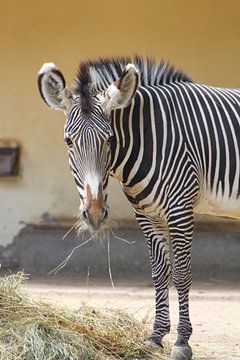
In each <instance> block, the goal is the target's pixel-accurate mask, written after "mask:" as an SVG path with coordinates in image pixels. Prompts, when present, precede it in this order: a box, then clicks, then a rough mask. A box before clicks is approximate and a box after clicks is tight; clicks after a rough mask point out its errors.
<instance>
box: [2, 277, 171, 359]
mask: <svg viewBox="0 0 240 360" xmlns="http://www.w3.org/2000/svg"><path fill="white" fill-rule="evenodd" d="M24 279H26V277H25V276H24V275H23V274H22V273H19V274H17V275H11V276H8V277H4V278H2V279H1V280H0V359H1V360H16V359H22V360H23V359H24V360H113V359H153V358H154V354H153V352H152V349H149V348H148V347H147V345H146V344H145V339H146V333H145V330H144V328H145V326H144V325H145V324H144V323H139V322H137V321H136V320H134V319H133V318H132V317H130V316H129V315H128V314H126V313H124V312H122V311H119V310H110V309H103V310H96V309H94V308H91V307H86V306H81V307H80V308H79V309H77V310H71V309H68V308H66V307H62V306H56V305H55V304H51V303H47V302H44V301H40V300H30V299H29V297H28V296H27V295H26V294H24V292H22V291H21V284H22V282H23V280H24ZM164 358H165V357H164ZM158 359H159V354H158Z"/></svg>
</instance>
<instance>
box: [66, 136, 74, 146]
mask: <svg viewBox="0 0 240 360" xmlns="http://www.w3.org/2000/svg"><path fill="white" fill-rule="evenodd" d="M65 141H66V143H67V145H68V146H69V147H72V146H73V142H72V140H71V139H70V137H67V138H65Z"/></svg>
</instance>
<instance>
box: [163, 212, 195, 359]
mask: <svg viewBox="0 0 240 360" xmlns="http://www.w3.org/2000/svg"><path fill="white" fill-rule="evenodd" d="M168 227H169V233H170V237H171V241H172V248H173V269H172V277H173V282H174V285H175V287H176V289H177V292H178V302H179V323H178V328H177V331H178V339H177V341H176V343H175V344H174V346H173V349H172V354H171V360H190V359H191V358H192V350H191V347H190V346H189V344H188V340H189V338H190V336H191V334H192V325H191V322H190V317H189V290H190V286H191V283H192V274H191V245H192V236H193V211H192V209H191V208H190V209H188V208H182V209H180V208H178V209H177V211H175V212H171V214H170V216H169V218H168Z"/></svg>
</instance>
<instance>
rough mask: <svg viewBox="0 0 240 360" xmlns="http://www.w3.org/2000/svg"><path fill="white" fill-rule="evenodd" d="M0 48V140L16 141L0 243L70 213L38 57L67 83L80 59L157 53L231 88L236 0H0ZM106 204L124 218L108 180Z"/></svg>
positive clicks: (73, 196)
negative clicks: (47, 217)
mask: <svg viewBox="0 0 240 360" xmlns="http://www.w3.org/2000/svg"><path fill="white" fill-rule="evenodd" d="M0 49H1V56H0V66H1V87H0V95H1V97H0V98H1V108H0V138H10V139H12V138H13V139H16V140H18V141H19V142H20V143H21V144H22V156H21V177H20V178H18V179H0V199H1V207H0V244H7V243H9V242H10V241H12V238H13V237H14V235H16V234H17V233H18V231H19V230H20V228H21V227H22V226H24V223H31V222H39V221H41V217H42V214H43V213H45V212H48V213H49V214H51V215H53V216H55V217H63V216H64V217H70V218H71V217H72V216H73V215H74V214H75V213H76V211H77V207H78V197H77V193H76V190H75V187H74V185H73V181H72V178H71V175H70V173H69V171H68V163H67V157H66V150H65V145H64V143H63V140H62V137H63V124H64V117H63V115H62V114H61V113H58V112H50V110H48V109H47V107H45V106H44V105H43V104H42V102H41V100H40V97H39V95H38V91H37V87H36V74H37V72H38V70H39V68H40V66H41V65H42V63H43V62H46V61H53V62H55V63H56V64H57V65H58V67H59V68H60V69H62V71H63V72H64V74H65V77H66V79H67V81H68V82H71V81H72V79H73V78H74V74H75V71H76V68H77V66H78V63H79V61H80V60H81V59H86V58H91V57H98V56H105V55H110V56H112V55H127V54H135V53H139V54H142V55H151V56H154V57H155V58H162V57H164V58H165V59H168V60H170V62H172V63H174V64H175V65H177V66H178V67H181V68H183V69H184V70H185V71H186V72H188V73H189V74H190V75H191V76H192V78H193V79H196V80H197V81H199V82H204V83H208V84H212V85H217V86H230V87H239V86H240V75H239V62H240V61H239V60H240V2H239V1H238V0H236V1H231V0H229V1H219V0H218V1H217V0H206V1H205V0H202V1H197V0H195V1H194V0H182V1H161V0H155V1H154V0H146V1H140V0H138V1H136V0H134V1H125V0H123V1H109V0H107V1H82V0H69V1H44V0H12V1H9V2H7V1H4V2H3V1H1V11H0ZM113 194H114V195H113ZM111 195H112V196H111ZM110 204H111V205H112V209H113V212H114V213H115V214H116V215H117V216H118V217H119V218H130V217H131V216H132V215H131V210H130V207H129V205H128V204H127V201H126V200H125V199H124V198H123V196H122V195H121V194H120V191H119V189H118V185H117V184H116V183H114V184H111V192H110Z"/></svg>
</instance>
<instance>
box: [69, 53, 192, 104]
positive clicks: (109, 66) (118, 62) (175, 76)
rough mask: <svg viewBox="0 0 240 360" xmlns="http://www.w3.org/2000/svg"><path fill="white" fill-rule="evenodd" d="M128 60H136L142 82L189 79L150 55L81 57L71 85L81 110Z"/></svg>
mask: <svg viewBox="0 0 240 360" xmlns="http://www.w3.org/2000/svg"><path fill="white" fill-rule="evenodd" d="M129 63H133V64H135V66H136V68H137V69H138V72H139V76H140V85H141V86H148V85H164V84H169V83H174V82H192V80H191V78H190V77H189V76H188V75H187V74H185V73H184V72H183V71H181V70H178V69H176V68H175V67H174V66H172V65H170V64H169V63H168V62H165V61H164V60H161V61H160V62H156V61H155V60H154V59H152V58H146V59H144V58H143V57H140V56H135V57H133V58H131V57H118V58H100V59H99V60H97V61H91V60H88V61H84V62H81V63H80V65H79V69H78V72H77V76H76V80H75V89H74V90H75V93H76V94H78V95H80V97H81V103H82V104H81V105H82V107H83V110H84V109H85V110H87V109H88V110H89V109H90V108H91V103H92V100H91V98H92V96H93V95H95V94H97V93H99V92H102V91H104V90H106V88H107V87H108V86H109V85H110V84H111V83H112V82H114V81H116V80H117V79H118V78H119V77H120V76H121V73H122V71H123V69H124V68H125V66H126V65H127V64H129Z"/></svg>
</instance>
